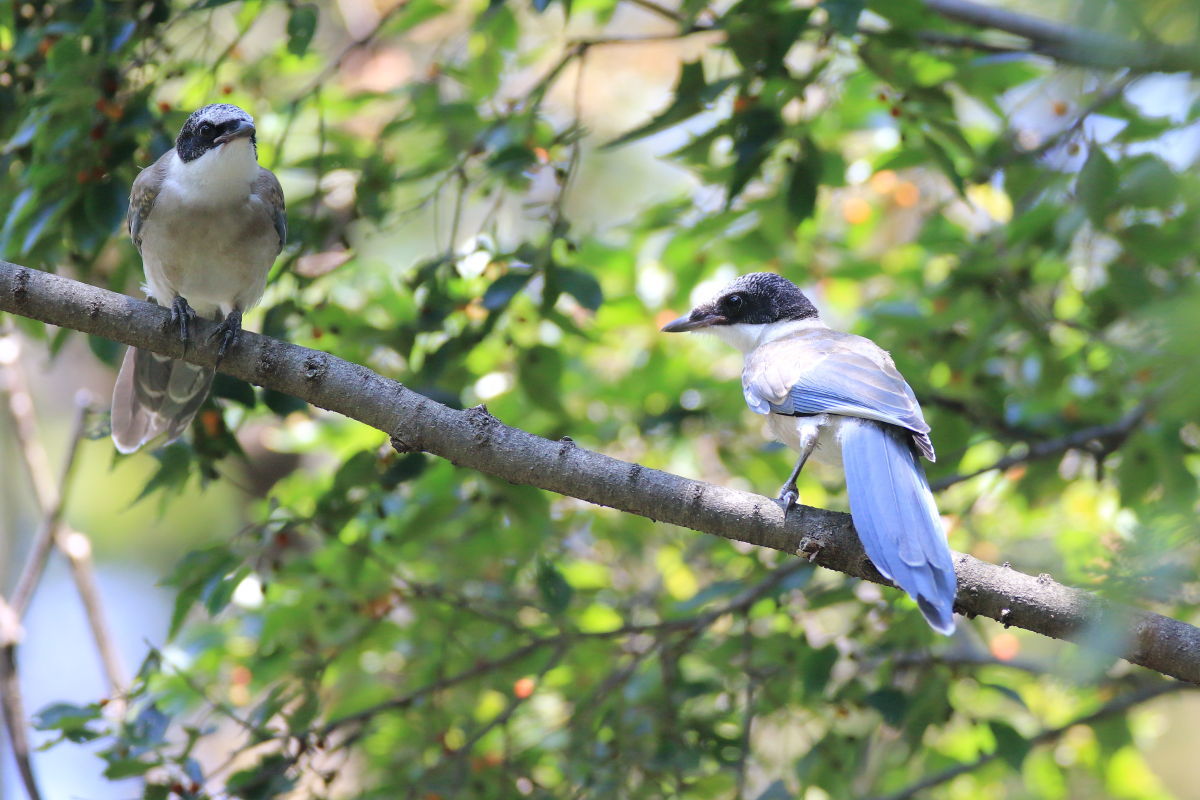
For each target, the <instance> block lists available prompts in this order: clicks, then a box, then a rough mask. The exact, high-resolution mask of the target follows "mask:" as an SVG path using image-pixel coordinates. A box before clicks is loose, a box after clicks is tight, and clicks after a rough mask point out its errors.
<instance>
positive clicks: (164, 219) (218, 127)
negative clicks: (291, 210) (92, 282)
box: [112, 103, 287, 453]
mask: <svg viewBox="0 0 1200 800" xmlns="http://www.w3.org/2000/svg"><path fill="white" fill-rule="evenodd" d="M129 235H130V237H131V238H132V239H133V243H134V245H135V246H136V247H137V249H138V252H139V253H141V255H142V268H143V270H144V271H145V273H146V284H145V286H144V287H143V289H144V291H145V292H146V293H147V295H148V296H149V298H150V299H151V300H153V301H154V302H156V303H158V304H159V305H169V306H170V308H171V319H172V321H173V322H174V323H175V324H177V325H178V326H179V336H180V338H181V339H182V340H183V341H184V342H187V341H188V340H189V331H188V323H189V321H190V320H191V319H193V318H195V317H196V316H197V315H199V316H203V317H207V318H210V319H215V320H221V324H220V326H219V327H218V328H217V331H216V333H215V334H214V335H216V336H219V337H220V339H221V344H220V347H219V349H218V354H217V359H218V361H220V359H221V358H222V357H224V355H225V353H226V351H227V350H228V348H229V347H230V346H231V345H233V344H234V343H235V342H236V341H237V339H238V335H239V334H240V332H241V328H242V312H244V311H246V310H247V309H249V308H250V307H251V306H253V305H254V304H255V303H257V302H258V300H259V298H260V297H262V293H263V290H264V289H265V288H266V282H267V273H268V272H269V271H270V269H271V265H272V264H273V263H274V262H275V257H276V256H277V255H279V251H280V250H281V249H283V244H284V242H285V241H286V239H287V219H286V217H285V216H284V207H283V190H282V188H280V186H279V181H278V180H276V178H275V176H274V175H273V174H272V173H271V171H270V170H268V169H265V168H263V167H260V166H259V165H258V147H257V143H256V140H255V128H254V118H253V117H251V116H250V115H249V114H247V113H246V112H245V111H243V110H242V109H240V108H238V107H237V106H234V105H229V104H227V103H219V104H214V105H208V106H205V107H204V108H201V109H200V110H199V111H196V112H195V113H194V114H192V115H191V116H190V117H188V119H187V122H185V123H184V124H183V128H182V129H181V130H180V131H179V137H178V138H177V139H176V140H175V147H174V148H172V149H170V150H168V151H167V152H166V153H163V155H162V157H161V158H159V159H158V160H157V161H155V162H154V163H153V164H152V165H151V166H150V167H148V168H147V169H144V170H142V172H141V174H139V175H138V177H137V180H135V181H134V182H133V190H132V191H131V192H130V195H129ZM213 374H214V371H213V370H212V369H211V368H209V367H200V366H196V365H194V364H188V363H186V362H184V361H175V360H172V359H170V358H167V357H166V356H161V355H158V354H156V353H151V352H148V351H144V350H136V349H134V348H132V347H131V348H129V350H128V351H127V352H126V353H125V360H124V361H123V362H122V364H121V372H120V374H119V375H118V376H117V383H116V386H114V387H113V403H112V437H113V442H114V443H115V444H116V446H117V449H118V450H120V451H121V452H122V453H132V452H133V451H135V450H137V449H138V448H139V447H141V446H142V445H144V444H146V442H149V441H150V440H151V439H154V438H155V437H157V436H158V435H159V434H163V433H165V434H166V441H167V442H170V441H173V440H174V439H177V438H179V436H180V435H182V434H183V432H184V431H185V430H187V427H188V424H189V423H190V422H191V421H192V417H194V416H195V415H196V411H197V410H198V409H199V408H200V405H201V403H203V402H204V398H205V397H207V396H208V390H209V387H210V386H211V385H212V380H213Z"/></svg>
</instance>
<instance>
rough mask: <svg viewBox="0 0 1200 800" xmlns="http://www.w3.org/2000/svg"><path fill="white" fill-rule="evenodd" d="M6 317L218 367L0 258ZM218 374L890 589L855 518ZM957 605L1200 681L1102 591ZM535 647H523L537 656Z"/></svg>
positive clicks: (276, 349) (341, 397)
mask: <svg viewBox="0 0 1200 800" xmlns="http://www.w3.org/2000/svg"><path fill="white" fill-rule="evenodd" d="M0 311H9V312H12V313H16V314H20V315H22V316H26V317H29V318H32V319H38V320H41V321H42V322H48V323H50V324H53V325H62V326H66V327H69V328H73V329H75V330H81V331H85V332H87V333H91V334H94V335H97V336H103V337H106V338H109V339H113V340H115V341H119V342H123V343H125V344H130V345H133V346H135V347H140V348H143V349H147V350H152V351H154V352H157V353H162V354H163V355H167V356H170V357H171V358H179V359H184V360H186V361H189V362H191V363H194V364H200V365H203V366H215V361H216V358H215V357H216V352H215V348H214V347H212V346H211V345H210V344H209V343H208V340H207V339H206V338H204V337H206V336H207V335H208V334H209V333H210V332H211V331H212V330H213V328H214V324H213V323H210V322H208V321H207V320H199V321H197V325H196V327H197V331H196V333H197V336H196V338H195V341H196V342H199V343H201V344H199V345H197V344H193V345H192V346H191V347H189V348H187V350H186V352H185V351H184V348H183V346H182V344H181V343H180V342H179V340H178V337H176V336H174V335H173V334H172V332H171V330H170V327H169V319H170V312H169V311H168V310H167V309H164V308H162V307H160V306H156V305H153V304H150V303H146V302H144V301H141V300H135V299H133V298H131V297H126V296H124V295H119V294H116V293H114V292H110V291H107V290H105V289H100V288H97V287H94V286H88V285H86V284H82V283H79V282H77V281H73V280H70V279H69V278H64V277H61V276H58V275H53V274H50V273H46V272H41V271H38V270H34V269H30V268H28V267H22V266H19V265H16V264H11V263H9V262H6V261H2V260H0ZM220 370H221V371H222V372H224V373H226V374H229V375H232V376H234V377H236V378H240V379H242V380H245V381H248V382H250V383H254V384H257V385H259V386H264V387H266V388H270V389H275V390H277V391H281V392H285V393H287V394H290V395H292V396H294V397H297V398H300V399H302V400H305V401H306V402H309V403H312V404H313V405H316V406H318V407H320V408H324V409H327V410H330V411H334V412H337V413H340V414H343V415H345V416H347V417H350V418H351V419H355V420H358V421H360V422H362V423H364V424H366V425H369V426H371V427H373V428H376V429H378V430H380V431H383V432H384V433H386V434H387V435H388V436H390V437H391V441H392V446H393V447H394V448H395V449H396V450H398V451H400V452H416V451H424V452H428V453H432V454H434V455H438V456H441V457H442V458H445V459H447V460H449V461H450V462H452V463H454V464H456V465H458V466H461V467H467V468H471V469H475V470H479V471H480V472H485V473H487V474H490V475H494V476H496V477H499V478H502V479H504V480H507V481H510V482H512V483H515V484H521V485H527V486H536V487H539V488H542V489H545V490H548V491H552V492H557V493H559V494H564V495H568V496H571V497H576V498H579V499H580V500H584V501H586V502H589V503H594V504H596V505H602V506H610V507H612V508H616V509H619V510H622V511H626V512H628V513H631V514H638V515H640V516H644V517H647V518H649V519H653V520H658V521H662V522H669V523H671V524H675V525H681V526H684V527H687V528H691V529H693V530H697V531H701V532H704V533H711V534H714V535H717V536H723V537H725V538H727V539H733V540H736V541H741V542H746V543H748V544H753V545H757V546H760V547H770V548H773V549H776V550H780V551H782V552H785V553H789V554H793V555H795V554H797V553H802V554H804V555H805V556H807V557H809V558H811V560H812V561H813V562H814V563H816V564H817V565H819V566H822V567H825V568H827V569H832V570H836V571H838V572H842V573H845V574H847V575H850V576H852V577H856V578H863V579H866V580H870V581H873V582H876V583H882V584H884V585H890V584H889V583H888V582H887V581H886V580H885V579H884V578H883V577H882V576H881V575H880V574H879V572H878V571H877V570H876V569H875V568H874V566H872V564H871V562H870V560H869V559H868V558H867V556H866V554H865V552H864V551H863V549H862V545H861V544H860V542H859V541H858V537H857V536H856V535H855V533H854V527H853V524H852V522H851V520H850V515H849V514H844V513H840V512H834V511H827V510H824V509H819V508H812V507H809V506H799V507H797V508H795V509H793V510H792V511H791V512H790V513H788V514H787V515H786V516H785V515H784V513H783V511H782V509H781V508H780V507H779V505H778V504H777V503H775V502H774V501H773V500H771V499H769V498H766V497H763V496H761V495H755V494H751V493H749V492H743V491H738V490H736V489H729V488H725V487H721V486H714V485H712V484H707V483H704V482H702V481H696V480H689V479H687V478H681V477H679V476H677V475H671V474H669V473H666V472H660V471H658V470H653V469H648V468H646V467H643V466H641V465H639V464H631V463H628V462H625V461H620V460H618V459H615V458H610V457H608V456H604V455H601V454H600V453H596V452H592V451H589V450H586V449H584V448H581V447H578V446H576V444H575V443H574V442H572V441H570V440H569V439H564V440H562V441H558V442H552V441H549V440H547V439H543V438H541V437H539V436H534V435H533V434H531V433H527V432H525V431H522V430H520V429H517V428H512V427H509V426H507V425H504V424H503V423H501V422H500V421H499V420H497V419H496V418H495V417H493V416H492V415H491V414H489V413H488V412H487V409H485V408H483V407H482V406H479V407H476V408H472V409H465V410H455V409H451V408H448V407H446V406H444V405H441V404H440V403H437V402H435V401H433V400H431V399H429V398H428V397H424V396H423V395H420V394H417V393H416V392H413V391H411V390H409V389H407V388H405V387H404V386H403V385H402V384H400V383H397V382H396V381H393V380H389V379H387V378H384V377H382V376H381V375H378V374H377V373H375V372H372V371H371V370H369V369H367V368H366V367H363V366H360V365H358V364H352V363H350V362H347V361H344V360H343V359H340V358H337V357H335V356H332V355H330V354H328V353H324V352H321V351H319V350H311V349H308V348H305V347H300V346H297V345H293V344H288V343H286V342H281V341H279V340H277V339H272V338H270V337H266V336H261V335H257V334H253V333H249V332H247V333H245V334H244V335H243V337H242V340H241V342H240V343H239V345H238V347H237V348H236V350H235V351H234V352H233V353H231V354H229V355H227V357H226V358H225V360H224V361H222V362H221V364H220ZM954 562H955V571H956V573H957V575H958V589H959V590H958V597H957V603H956V605H957V607H958V609H959V610H960V611H961V612H962V613H964V614H966V615H968V616H976V615H979V616H986V617H990V618H992V619H996V620H999V621H1001V622H1003V623H1004V624H1005V625H1016V626H1018V627H1021V628H1025V629H1027V630H1031V631H1034V632H1036V633H1041V634H1043V635H1046V636H1050V637H1053V638H1056V639H1068V640H1072V641H1080V640H1087V639H1088V638H1089V637H1088V632H1089V631H1091V630H1094V629H1095V628H1096V627H1097V626H1105V627H1111V628H1112V629H1114V630H1121V631H1124V633H1125V637H1124V646H1123V647H1122V648H1121V649H1120V650H1119V651H1116V652H1113V653H1112V654H1111V655H1117V654H1119V655H1120V656H1121V657H1123V658H1125V659H1127V660H1129V661H1131V662H1132V663H1135V664H1140V665H1142V666H1145V667H1149V668H1150V669H1153V670H1156V671H1158V672H1161V673H1163V674H1165V675H1170V676H1172V677H1175V678H1179V679H1180V680H1185V681H1189V682H1193V683H1200V629H1197V628H1196V627H1194V626H1192V625H1188V624H1187V623H1184V622H1181V621H1179V620H1174V619H1171V618H1169V617H1164V616H1162V615H1160V614H1154V613H1150V612H1146V611H1141V610H1138V609H1134V608H1131V607H1127V606H1120V605H1117V604H1114V603H1108V602H1106V601H1103V600H1101V599H1099V598H1097V597H1095V596H1094V595H1092V594H1090V593H1088V592H1085V591H1081V590H1078V589H1072V588H1069V587H1066V586H1063V585H1061V584H1058V583H1056V582H1055V581H1053V580H1052V579H1050V577H1049V576H1046V575H1042V576H1039V577H1033V576H1031V575H1025V574H1023V573H1021V572H1018V571H1016V570H1014V569H1011V568H1007V567H1001V566H996V565H993V564H987V563H985V562H983V561H980V560H978V559H976V558H973V557H971V556H969V555H964V554H956V555H955V556H954ZM538 646H540V645H539V643H538V642H534V643H531V644H530V645H528V647H529V648H530V650H529V651H528V652H532V650H536V649H537V647H538Z"/></svg>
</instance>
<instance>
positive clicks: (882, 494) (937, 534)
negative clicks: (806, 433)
mask: <svg viewBox="0 0 1200 800" xmlns="http://www.w3.org/2000/svg"><path fill="white" fill-rule="evenodd" d="M840 433H841V440H842V463H843V466H844V467H845V470H846V490H847V492H848V493H849V495H850V515H851V516H852V517H853V518H854V527H855V529H856V530H857V531H858V536H859V539H861V540H862V543H863V547H864V548H865V549H866V551H867V556H869V557H870V559H871V563H873V564H874V565H875V568H876V569H878V570H879V571H880V572H881V573H882V574H883V576H884V577H885V578H887V579H889V580H891V581H892V582H893V583H895V584H897V585H898V586H899V587H900V588H901V589H903V590H904V591H906V592H908V594H909V595H911V596H912V597H913V599H915V600H916V601H917V605H918V606H920V608H921V613H922V614H924V615H925V620H926V621H927V622H928V623H929V625H930V627H932V628H933V629H934V630H935V631H937V632H938V633H943V634H946V635H947V636H949V635H950V634H951V633H953V632H954V596H955V594H956V593H957V590H958V584H957V581H956V580H955V577H954V561H953V560H952V558H951V556H950V548H949V546H948V545H947V544H946V534H945V531H944V530H943V528H942V521H941V518H940V517H939V516H938V510H937V506H936V505H935V504H934V502H933V493H932V492H930V491H929V482H928V481H927V480H926V479H925V471H924V470H923V469H921V463H920V461H918V457H917V453H916V451H915V450H914V448H913V445H912V444H911V437H910V435H909V432H908V431H902V430H900V429H898V428H894V427H893V426H891V425H884V424H881V423H878V422H868V421H864V422H856V423H850V424H843V425H842V426H841V431H840Z"/></svg>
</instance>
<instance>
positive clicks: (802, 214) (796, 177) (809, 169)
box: [786, 139, 821, 222]
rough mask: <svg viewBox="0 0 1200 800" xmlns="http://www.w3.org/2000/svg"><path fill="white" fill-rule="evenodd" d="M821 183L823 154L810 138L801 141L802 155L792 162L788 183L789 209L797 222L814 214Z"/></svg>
mask: <svg viewBox="0 0 1200 800" xmlns="http://www.w3.org/2000/svg"><path fill="white" fill-rule="evenodd" d="M820 183H821V154H820V153H819V152H817V149H816V147H815V146H814V145H813V143H812V141H811V140H810V139H805V140H803V141H802V142H801V148H800V155H799V156H798V157H797V158H796V161H795V163H793V164H792V170H791V174H790V175H789V176H788V184H787V198H786V200H787V203H786V204H787V210H788V212H789V213H790V214H791V215H792V218H793V219H794V220H795V221H796V222H801V221H803V220H806V219H808V218H809V217H811V216H812V214H813V211H814V210H815V209H816V206H817V188H818V187H819V186H820Z"/></svg>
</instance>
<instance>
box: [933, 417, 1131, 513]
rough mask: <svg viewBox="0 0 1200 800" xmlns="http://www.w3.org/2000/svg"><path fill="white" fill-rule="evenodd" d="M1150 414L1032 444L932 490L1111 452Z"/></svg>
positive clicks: (947, 479) (936, 484)
mask: <svg viewBox="0 0 1200 800" xmlns="http://www.w3.org/2000/svg"><path fill="white" fill-rule="evenodd" d="M1146 410H1147V408H1146V406H1145V405H1141V406H1138V408H1136V409H1135V410H1133V411H1132V412H1130V413H1129V414H1127V415H1126V416H1125V417H1123V418H1122V419H1120V420H1118V421H1117V422H1114V423H1111V424H1109V425H1094V426H1092V427H1090V428H1084V429H1082V430H1078V431H1075V432H1074V433H1069V434H1067V435H1066V436H1060V437H1059V438H1057V439H1048V440H1046V441H1043V442H1031V443H1029V444H1027V445H1026V446H1025V449H1024V451H1023V452H1020V453H1012V454H1010V455H1007V456H1004V457H1003V458H1001V459H998V460H997V461H996V462H995V463H994V464H991V465H989V466H986V467H983V468H982V469H977V470H975V471H974V472H964V473H959V474H957V475H949V476H947V477H945V478H941V479H939V480H936V481H934V482H933V483H931V484H930V488H931V489H933V491H935V492H938V491H941V490H942V489H945V488H947V487H949V486H953V485H954V484H956V483H961V482H962V481H966V480H970V479H971V478H974V477H977V476H979V475H982V474H984V473H985V472H992V471H993V470H1006V469H1008V468H1009V467H1014V466H1016V465H1017V464H1024V463H1027V462H1029V461H1038V460H1040V459H1043V458H1049V457H1050V456H1056V455H1059V454H1060V453H1065V452H1067V451H1068V450H1087V451H1088V452H1089V453H1099V452H1111V451H1112V450H1113V449H1115V448H1116V446H1118V445H1119V444H1120V442H1122V441H1124V440H1125V438H1126V437H1128V436H1129V434H1130V433H1131V432H1132V431H1133V429H1134V428H1136V427H1137V426H1138V425H1139V424H1141V421H1142V420H1143V419H1144V418H1145V416H1146ZM1097 443H1098V445H1097Z"/></svg>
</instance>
